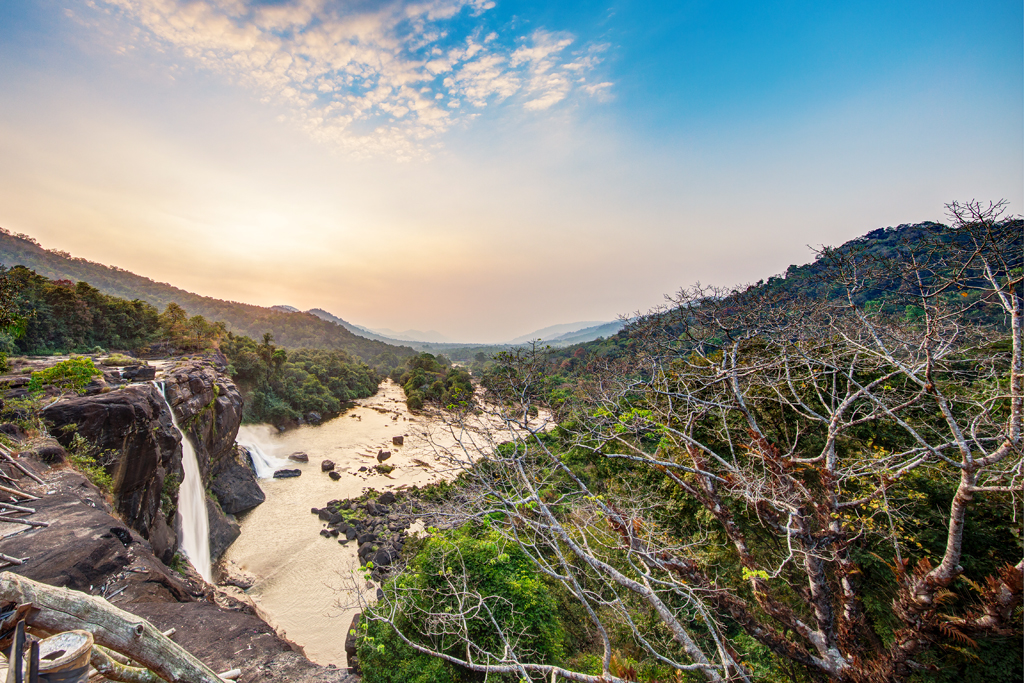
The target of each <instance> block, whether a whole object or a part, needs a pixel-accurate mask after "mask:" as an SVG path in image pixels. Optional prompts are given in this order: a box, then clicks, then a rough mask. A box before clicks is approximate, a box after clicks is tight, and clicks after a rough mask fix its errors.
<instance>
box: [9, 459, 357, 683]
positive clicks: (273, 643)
mask: <svg viewBox="0 0 1024 683" xmlns="http://www.w3.org/2000/svg"><path fill="white" fill-rule="evenodd" d="M49 457H50V459H52V457H53V455H52V452H51V454H50V456H49ZM18 460H19V462H20V463H22V464H23V465H25V466H26V467H28V468H29V469H30V470H32V471H33V472H36V473H37V474H38V475H39V476H40V477H41V478H42V479H43V481H44V482H45V485H43V486H40V485H38V484H35V483H34V482H32V481H31V480H29V479H28V478H27V477H24V476H22V477H18V476H17V475H18V474H21V473H20V472H18V471H17V470H15V469H14V468H13V467H9V466H0V471H2V473H3V474H4V475H5V476H9V477H11V478H14V479H16V480H17V481H18V485H19V487H20V488H22V489H24V490H25V491H26V492H29V493H31V494H33V495H35V496H38V497H39V500H37V501H33V502H32V505H33V507H34V508H35V510H36V512H35V514H33V515H32V517H31V519H32V520H33V521H38V522H46V523H48V524H49V526H48V527H37V528H30V529H26V530H24V531H21V532H15V533H13V535H8V536H6V537H4V538H3V539H0V553H3V554H5V555H8V556H11V557H16V558H25V561H24V564H22V565H20V566H11V567H7V568H6V570H7V571H11V572H14V573H17V574H20V575H22V576H25V577H27V578H30V579H33V580H35V581H39V582H42V583H46V584H49V585H52V586H62V587H67V588H71V589H73V590H78V591H82V592H84V593H87V594H89V595H96V596H100V597H104V598H106V599H107V600H108V601H109V602H110V603H111V604H113V605H115V606H117V607H119V608H120V609H123V610H126V611H128V612H131V613H133V614H137V615H138V616H141V617H143V618H145V619H147V620H148V621H149V622H150V623H152V624H153V625H154V626H155V627H157V628H158V629H160V630H162V631H166V630H168V629H174V630H175V632H174V635H173V636H172V639H173V640H174V641H175V642H176V643H178V644H179V645H181V646H182V647H184V648H185V649H186V650H188V651H189V652H190V653H192V654H193V655H194V656H196V657H197V658H199V659H200V660H201V661H203V662H204V663H205V664H206V665H207V666H209V667H210V668H211V669H213V670H215V671H227V670H229V669H234V668H238V669H241V671H242V674H241V676H240V677H239V679H238V680H239V681H241V682H242V683H250V682H252V683H255V682H256V681H295V682H296V683H354V682H355V681H358V678H357V677H355V676H352V675H350V674H349V673H348V672H347V670H346V671H343V670H340V669H337V668H334V667H331V666H328V667H322V666H319V665H316V664H313V663H312V662H310V661H309V660H307V659H306V658H305V657H304V656H303V654H302V652H301V650H300V649H299V648H297V647H296V646H294V645H292V644H291V643H289V642H287V641H285V640H282V639H281V638H279V637H278V636H277V635H276V634H275V633H274V630H273V629H272V628H271V627H270V626H268V625H267V623H266V622H265V621H263V620H262V619H261V618H260V617H259V616H258V615H257V614H256V612H255V610H254V609H253V608H252V606H251V605H250V604H249V603H248V602H247V601H245V600H244V597H243V596H242V595H241V594H239V593H238V592H235V593H234V594H232V593H231V592H229V591H228V590H225V589H222V588H220V587H217V586H211V585H209V584H206V583H204V582H203V581H202V579H201V578H199V577H198V576H196V575H195V574H194V573H191V572H189V573H186V574H185V575H182V574H179V573H178V572H176V571H174V570H172V569H170V568H168V567H167V566H165V565H164V564H163V563H162V562H160V560H158V559H157V558H156V556H155V555H154V554H153V550H152V547H151V546H150V544H149V543H148V542H147V541H146V540H145V539H144V538H142V537H141V536H140V535H139V534H138V532H136V531H134V530H132V529H129V528H128V527H127V526H126V525H125V524H124V523H123V522H122V521H120V520H119V519H118V518H116V517H114V516H112V515H111V509H110V507H109V505H108V503H107V501H106V500H105V498H104V496H103V494H102V493H101V492H100V491H99V490H98V489H97V488H96V487H95V486H93V485H92V484H91V483H89V481H88V480H86V479H85V477H83V476H82V475H80V474H78V473H77V472H76V471H74V470H73V469H71V468H69V467H68V466H67V465H65V464H61V463H57V464H52V465H51V464H47V463H45V462H42V461H40V460H39V459H37V458H36V457H35V456H34V454H33V453H31V452H29V453H22V454H20V456H19V458H18ZM5 526H13V525H5ZM2 531H5V532H7V533H11V532H10V531H9V530H8V529H3V530H2Z"/></svg>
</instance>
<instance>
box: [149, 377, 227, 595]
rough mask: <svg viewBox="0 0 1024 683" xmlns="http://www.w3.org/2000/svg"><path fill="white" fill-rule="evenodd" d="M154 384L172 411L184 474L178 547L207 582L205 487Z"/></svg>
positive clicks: (188, 445) (160, 385)
mask: <svg viewBox="0 0 1024 683" xmlns="http://www.w3.org/2000/svg"><path fill="white" fill-rule="evenodd" d="M153 385H154V386H155V387H156V388H157V389H159V390H160V395H161V396H162V397H163V399H164V403H165V404H167V410H169V411H170V412H171V422H172V423H173V424H174V428H175V429H177V430H178V434H180V435H181V468H182V469H183V470H184V472H185V477H184V479H183V480H182V482H181V486H180V487H179V488H178V517H179V519H180V522H181V524H180V525H179V526H180V528H181V543H180V547H181V550H182V552H184V553H185V556H186V557H187V558H188V560H189V562H191V563H192V566H193V567H195V569H196V571H197V572H199V574H200V575H201V576H202V577H203V578H204V579H205V580H206V581H210V580H211V579H212V577H213V573H212V571H211V569H210V518H209V516H208V513H207V511H206V488H205V487H204V486H203V480H202V477H200V476H199V462H198V461H197V460H196V451H195V449H194V448H193V447H192V442H191V441H189V440H188V437H187V436H185V432H183V431H181V427H179V426H178V417H177V416H176V415H175V414H174V409H173V408H171V403H170V401H168V400H167V392H166V387H165V385H164V383H162V382H160V383H158V382H153Z"/></svg>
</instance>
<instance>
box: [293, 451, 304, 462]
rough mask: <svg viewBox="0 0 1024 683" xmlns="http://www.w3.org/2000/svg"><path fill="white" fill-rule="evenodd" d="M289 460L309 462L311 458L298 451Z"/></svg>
mask: <svg viewBox="0 0 1024 683" xmlns="http://www.w3.org/2000/svg"><path fill="white" fill-rule="evenodd" d="M288 459H289V460H294V461H295V462H309V456H308V455H306V454H305V453H303V452H302V451H296V452H295V453H292V454H291V455H289V456H288Z"/></svg>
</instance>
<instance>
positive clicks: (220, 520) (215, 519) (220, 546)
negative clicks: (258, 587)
mask: <svg viewBox="0 0 1024 683" xmlns="http://www.w3.org/2000/svg"><path fill="white" fill-rule="evenodd" d="M206 514H207V515H208V516H209V518H210V560H212V561H213V562H216V561H217V560H218V559H219V558H220V556H221V555H223V554H224V551H225V550H227V549H228V546H230V545H231V544H232V543H234V542H235V539H236V538H238V536H239V535H240V534H241V533H242V531H241V529H240V528H239V526H238V522H236V521H235V520H234V519H232V518H231V517H228V516H227V515H225V514H224V512H223V511H222V510H221V509H220V506H219V505H217V503H216V502H214V501H213V500H212V499H211V498H209V497H207V498H206Z"/></svg>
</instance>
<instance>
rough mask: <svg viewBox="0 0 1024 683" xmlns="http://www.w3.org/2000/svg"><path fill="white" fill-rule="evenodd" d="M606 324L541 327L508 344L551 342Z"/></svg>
mask: <svg viewBox="0 0 1024 683" xmlns="http://www.w3.org/2000/svg"><path fill="white" fill-rule="evenodd" d="M607 324H610V323H607V322H603V321H600V320H590V321H586V322H578V323H562V324H561V325H551V326H549V327H542V328H541V329H539V330H534V331H533V332H530V333H529V334H524V335H522V336H519V337H516V338H515V339H513V340H512V341H510V342H508V343H509V344H512V345H515V344H525V343H527V342H532V341H536V340H538V339H540V340H541V341H551V340H553V339H557V338H559V337H562V336H564V335H567V334H573V333H575V332H579V331H581V330H584V329H588V328H591V327H596V326H598V325H607ZM620 327H621V326H620ZM595 338H596V337H595ZM583 341H589V340H583Z"/></svg>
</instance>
